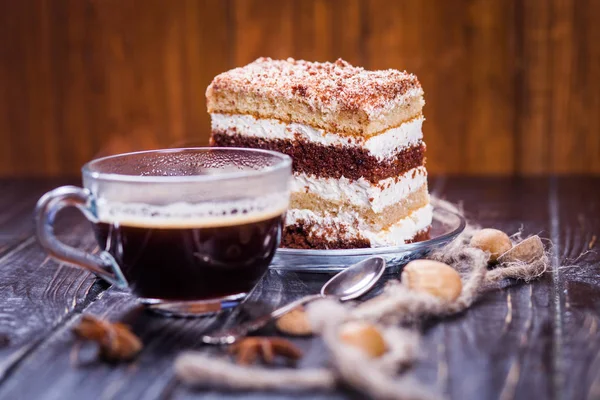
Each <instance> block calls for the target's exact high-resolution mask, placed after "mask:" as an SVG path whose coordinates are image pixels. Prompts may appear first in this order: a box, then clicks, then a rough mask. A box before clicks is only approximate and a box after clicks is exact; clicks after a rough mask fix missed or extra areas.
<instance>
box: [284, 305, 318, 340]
mask: <svg viewBox="0 0 600 400" xmlns="http://www.w3.org/2000/svg"><path fill="white" fill-rule="evenodd" d="M275 326H276V327H277V329H278V330H279V331H280V332H281V333H285V334H288V335H292V336H308V335H311V334H312V328H311V326H310V321H309V320H308V316H307V315H306V311H304V308H303V307H300V308H296V309H295V310H292V311H290V312H289V313H287V314H284V315H282V316H281V317H280V318H279V319H278V320H277V322H275Z"/></svg>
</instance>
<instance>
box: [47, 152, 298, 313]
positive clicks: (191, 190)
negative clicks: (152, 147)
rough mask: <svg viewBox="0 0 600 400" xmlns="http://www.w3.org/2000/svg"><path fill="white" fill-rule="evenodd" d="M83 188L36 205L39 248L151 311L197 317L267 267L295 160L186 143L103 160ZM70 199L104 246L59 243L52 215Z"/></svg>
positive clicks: (240, 291)
mask: <svg viewBox="0 0 600 400" xmlns="http://www.w3.org/2000/svg"><path fill="white" fill-rule="evenodd" d="M82 174H83V188H80V187H75V186H63V187H59V188H57V189H54V190H52V191H50V192H48V193H46V194H45V195H44V196H43V197H42V198H41V199H40V200H39V202H38V204H37V207H36V229H37V236H38V239H39V241H40V243H41V245H42V246H43V247H44V248H45V249H46V250H47V251H48V253H49V254H50V255H51V256H52V257H54V258H55V259H57V260H60V261H62V262H67V263H70V264H73V265H75V266H78V267H81V268H84V269H87V270H89V271H91V272H93V273H94V274H96V275H97V276H99V277H101V278H102V279H104V280H106V281H108V282H110V283H111V284H113V285H116V286H118V287H120V288H124V289H128V290H130V291H131V292H132V293H133V294H134V295H135V296H137V297H138V298H139V299H140V301H141V302H142V303H143V304H145V305H147V306H149V307H150V308H151V309H154V310H157V311H161V312H164V313H168V314H175V315H203V314H207V313H213V312H216V311H218V310H220V309H222V308H224V307H228V306H232V305H235V304H236V303H237V301H239V300H240V299H241V298H243V297H244V296H245V295H246V294H247V293H248V292H249V291H250V290H251V289H252V288H253V287H254V285H255V284H256V283H257V282H258V280H259V279H260V277H261V276H262V275H263V273H264V272H265V271H266V270H267V268H268V266H269V263H270V262H271V259H272V258H273V254H274V253H275V250H276V248H277V247H278V245H279V241H280V238H281V229H282V225H283V221H284V218H285V212H286V209H287V207H288V203H289V187H288V186H289V180H290V177H291V159H290V158H289V157H288V156H286V155H283V154H280V153H276V152H272V151H265V150H253V149H252V150H251V149H237V148H214V147H213V148H183V149H170V150H156V151H144V152H137V153H127V154H120V155H115V156H110V157H104V158H99V159H96V160H93V161H91V162H89V163H88V164H86V165H85V166H84V167H83V169H82ZM69 206H75V207H77V208H78V209H79V210H81V211H82V212H83V214H84V215H85V216H86V218H87V219H88V220H89V221H90V222H91V223H92V226H93V230H94V234H95V236H96V240H97V241H98V244H99V248H100V252H99V253H97V254H91V253H88V252H85V251H83V250H81V249H77V248H73V247H70V246H67V245H66V244H64V243H62V242H60V241H59V240H58V239H57V238H56V236H55V235H54V232H53V225H54V221H55V217H56V215H57V214H58V212H59V211H60V210H61V209H63V208H65V207H69Z"/></svg>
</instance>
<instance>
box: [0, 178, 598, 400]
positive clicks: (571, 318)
mask: <svg viewBox="0 0 600 400" xmlns="http://www.w3.org/2000/svg"><path fill="white" fill-rule="evenodd" d="M73 182H75V183H76V182H77V181H76V180H70V181H69V180H0V398H1V399H37V398H41V399H96V398H97V399H110V398H118V399H138V398H145V399H146V398H147V399H154V398H191V397H197V398H221V397H226V398H244V399H259V398H306V399H309V398H310V399H313V398H346V397H352V398H360V396H358V395H356V394H349V393H346V392H342V391H339V392H336V393H304V394H300V395H298V394H287V395H286V394H285V393H270V394H265V393H232V392H229V393H224V392H219V391H216V390H205V391H192V390H189V389H187V388H186V387H183V386H182V385H181V384H179V383H178V382H177V380H176V379H175V378H174V376H173V369H172V365H173V360H174V357H175V356H176V355H177V354H178V353H179V352H180V351H182V350H185V349H200V350H202V349H206V348H205V347H203V346H202V344H201V343H200V341H199V337H200V334H201V333H202V332H204V331H206V330H209V329H212V328H214V327H216V326H219V325H221V324H223V323H231V322H232V320H233V319H235V318H241V317H239V315H240V313H239V312H234V313H232V314H223V315H221V316H219V317H217V318H204V319H168V318H163V317H160V316H156V315H154V314H152V313H149V312H147V311H145V310H143V309H141V308H140V307H138V306H137V305H136V303H135V301H134V300H133V299H132V298H131V297H130V296H128V295H127V294H126V293H123V292H120V291H117V290H115V289H112V288H109V287H108V286H107V285H106V284H104V283H103V282H101V281H99V280H97V279H95V278H94V277H93V276H92V275H90V274H88V273H86V272H83V271H81V270H79V269H75V268H71V267H69V266H66V265H61V264H57V263H56V262H54V261H53V260H51V259H49V258H48V257H47V256H46V254H45V253H44V252H43V251H42V250H41V249H40V247H39V246H38V244H37V243H36V239H35V237H34V235H33V227H32V210H33V206H34V204H35V202H36V201H37V199H38V198H39V197H40V195H41V194H43V193H44V192H45V191H47V190H49V189H51V188H53V187H56V186H58V185H62V184H66V183H73ZM430 183H431V189H432V191H433V192H434V193H435V194H437V195H439V196H442V197H445V198H447V199H449V200H452V201H463V202H464V205H465V209H466V210H467V212H468V214H470V215H469V216H470V217H471V218H472V219H474V220H476V221H477V222H479V223H481V224H482V225H484V226H490V227H496V228H499V229H502V230H504V231H506V232H508V233H512V232H515V231H517V230H518V229H520V228H523V230H524V233H525V234H534V233H537V234H540V235H541V236H542V237H545V238H549V239H551V240H552V242H553V257H552V267H551V270H550V271H549V272H548V273H547V274H546V275H544V276H543V277H542V279H541V280H539V281H537V282H535V283H533V284H529V285H528V284H522V283H514V282H506V283H505V285H504V286H503V288H502V289H499V290H497V291H494V292H491V293H488V294H486V295H485V296H484V297H483V298H481V299H480V300H479V301H478V302H477V303H476V304H475V305H474V306H473V307H472V308H471V309H470V310H468V311H467V312H465V313H463V314H462V315H459V316H456V317H454V318H451V319H448V320H441V321H432V322H431V323H430V324H428V328H427V331H426V333H425V338H424V342H423V346H422V347H423V359H422V360H421V361H420V362H419V363H418V364H417V365H416V366H415V367H414V368H413V369H412V370H411V372H410V373H411V374H415V375H416V377H417V378H418V379H420V380H421V381H423V382H426V383H428V384H430V385H432V386H436V387H438V388H439V389H440V390H441V391H442V392H444V393H446V394H447V395H448V397H449V398H452V399H503V400H504V399H513V398H514V399H530V398H535V399H545V398H550V399H588V398H589V399H594V398H600V327H599V317H600V314H599V313H600V278H599V276H598V273H599V271H600V256H599V254H598V252H599V250H600V240H599V241H598V243H596V238H597V237H598V236H600V178H590V177H564V178H562V177H561V178H556V177H550V178H532V179H509V178H436V179H432V180H431V182H430ZM60 219H61V222H60V224H59V226H58V228H57V229H58V231H59V232H60V234H61V236H62V238H63V239H64V240H66V241H67V242H69V243H70V244H74V245H79V246H86V247H88V248H93V246H94V245H93V241H92V238H91V233H90V231H89V226H88V225H87V224H85V223H84V220H83V218H82V217H81V216H79V215H77V213H76V212H74V213H68V212H67V213H65V215H64V216H63V217H61V218H60ZM325 279H326V277H324V276H320V275H312V274H297V273H289V272H288V273H283V272H276V271H271V272H270V273H268V274H267V276H265V278H264V279H263V281H262V282H261V284H260V285H259V287H258V288H257V289H256V290H255V291H254V292H253V294H252V296H251V299H250V301H251V303H252V302H253V304H262V309H263V310H264V309H266V308H267V307H273V306H276V305H278V304H280V303H282V302H286V301H288V300H291V299H294V298H297V297H299V296H301V295H303V294H306V293H312V292H316V291H317V290H318V288H319V286H320V284H321V283H322V282H323V281H324V280H325ZM249 310H250V311H249V312H255V311H256V310H254V311H253V309H252V308H249ZM82 313H90V314H94V315H98V316H101V317H105V318H109V319H111V320H115V321H116V320H119V321H123V322H125V323H127V324H130V325H131V326H132V327H133V330H134V331H135V332H136V333H137V334H138V335H139V336H140V337H141V339H142V340H143V342H144V345H145V347H144V349H143V351H142V353H141V354H140V356H139V358H138V359H137V360H136V361H135V362H133V363H130V364H120V365H116V366H114V365H108V364H104V363H99V362H96V363H94V362H91V363H87V364H83V365H78V366H76V365H73V361H72V360H71V359H70V354H71V349H72V346H73V337H72V334H71V332H70V329H71V327H72V326H73V325H74V324H76V323H77V322H78V321H79V319H80V316H81V314H82ZM295 341H296V342H297V344H298V345H299V346H300V347H301V348H302V349H303V350H304V351H305V354H306V356H305V357H304V359H303V360H302V361H301V362H300V367H303V366H316V365H325V364H326V363H327V355H326V352H325V351H324V346H323V344H322V342H321V341H320V340H319V339H318V338H313V339H298V340H295ZM207 351H214V349H212V348H211V349H210V350H208V349H207ZM85 355H86V353H85V352H84V354H83V356H85ZM87 355H88V356H89V355H90V354H89V353H87Z"/></svg>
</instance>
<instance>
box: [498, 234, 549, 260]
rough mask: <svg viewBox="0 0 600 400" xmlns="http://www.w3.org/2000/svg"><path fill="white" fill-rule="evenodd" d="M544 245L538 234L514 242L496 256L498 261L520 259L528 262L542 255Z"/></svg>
mask: <svg viewBox="0 0 600 400" xmlns="http://www.w3.org/2000/svg"><path fill="white" fill-rule="evenodd" d="M544 251H545V250H544V245H543V244H542V240H541V239H540V237H539V236H537V235H535V236H531V237H529V238H527V239H525V240H523V241H522V242H520V243H518V244H516V245H515V246H514V247H513V248H511V249H509V250H508V251H507V252H505V253H504V254H502V255H500V257H498V262H499V263H507V262H516V261H522V262H525V263H530V262H532V261H535V260H537V259H538V258H540V257H542V256H543V255H544Z"/></svg>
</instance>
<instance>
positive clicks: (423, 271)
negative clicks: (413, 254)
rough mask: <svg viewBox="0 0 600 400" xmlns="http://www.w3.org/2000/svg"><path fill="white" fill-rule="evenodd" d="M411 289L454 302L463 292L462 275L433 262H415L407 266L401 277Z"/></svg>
mask: <svg viewBox="0 0 600 400" xmlns="http://www.w3.org/2000/svg"><path fill="white" fill-rule="evenodd" d="M400 279H401V280H402V283H403V284H404V285H406V286H407V287H408V288H409V289H411V290H415V291H418V292H427V293H429V294H431V295H433V296H435V297H439V298H440V299H442V300H446V301H454V300H456V299H457V298H458V296H460V292H461V291H462V281H461V280H460V275H459V274H458V272H456V270H455V269H454V268H452V267H451V266H449V265H447V264H444V263H442V262H438V261H433V260H414V261H411V262H409V263H408V264H406V266H405V267H404V269H403V270H402V275H401V276H400Z"/></svg>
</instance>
